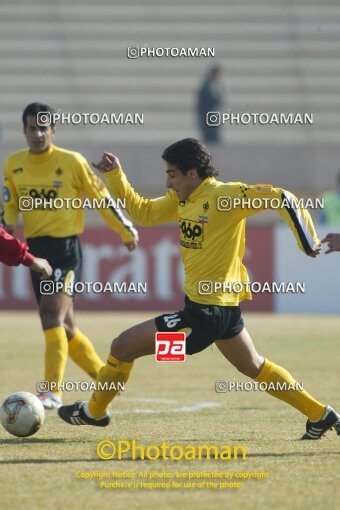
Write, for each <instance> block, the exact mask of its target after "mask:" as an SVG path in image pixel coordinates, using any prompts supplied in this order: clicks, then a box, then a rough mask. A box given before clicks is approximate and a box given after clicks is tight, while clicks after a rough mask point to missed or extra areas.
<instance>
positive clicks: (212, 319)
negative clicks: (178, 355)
mask: <svg viewBox="0 0 340 510" xmlns="http://www.w3.org/2000/svg"><path fill="white" fill-rule="evenodd" d="M155 323H156V327H157V329H158V331H166V332H171V331H183V330H184V331H185V330H187V331H186V353H187V354H196V353H197V352H200V351H203V350H204V349H206V348H207V347H209V345H211V344H213V343H214V342H216V340H227V339H229V338H233V337H234V336H236V335H238V334H239V333H240V332H241V331H242V330H243V328H244V322H243V318H242V315H241V308H240V307H239V306H216V305H203V304H200V303H195V302H193V301H191V300H190V299H189V298H188V297H187V296H185V306H184V308H183V310H180V311H177V312H174V313H166V314H163V315H160V316H158V317H156V318H155ZM189 330H191V332H190V331H189Z"/></svg>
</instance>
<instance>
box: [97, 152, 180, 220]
mask: <svg viewBox="0 0 340 510" xmlns="http://www.w3.org/2000/svg"><path fill="white" fill-rule="evenodd" d="M92 164H93V166H94V168H96V169H97V170H99V171H100V172H101V173H102V174H104V176H105V179H106V181H107V183H108V187H109V189H110V191H111V193H112V194H113V195H114V196H115V197H118V198H120V199H122V200H125V203H126V210H127V212H128V214H129V215H130V216H131V218H132V219H133V220H134V221H136V222H137V223H139V224H140V225H143V226H150V225H158V224H161V223H169V222H173V221H177V220H178V212H177V208H178V199H177V197H176V194H175V193H174V192H173V191H172V190H170V191H169V192H168V193H167V194H166V195H165V196H163V197H160V198H157V199H147V198H143V197H141V196H140V195H139V194H138V193H136V192H135V190H134V189H133V188H132V186H131V185H130V183H129V182H128V180H127V178H126V175H125V173H124V172H123V170H122V167H121V165H120V162H119V159H118V158H117V156H114V155H113V154H111V153H109V152H104V154H103V156H102V159H101V161H100V162H99V163H97V164H95V163H92Z"/></svg>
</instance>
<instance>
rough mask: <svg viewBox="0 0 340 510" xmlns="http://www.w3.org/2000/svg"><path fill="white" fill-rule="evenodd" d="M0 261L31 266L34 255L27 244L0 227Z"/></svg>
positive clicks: (13, 264) (9, 264)
mask: <svg viewBox="0 0 340 510" xmlns="http://www.w3.org/2000/svg"><path fill="white" fill-rule="evenodd" d="M0 261H1V262H3V263H4V264H7V265H8V266H18V265H19V264H23V265H24V266H31V265H32V264H33V262H34V257H33V255H31V254H30V253H29V252H28V246H27V244H25V243H22V242H21V241H19V240H18V239H16V238H15V237H13V236H11V235H10V234H7V232H6V231H5V230H4V229H3V228H1V227H0Z"/></svg>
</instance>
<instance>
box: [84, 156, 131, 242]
mask: <svg viewBox="0 0 340 510" xmlns="http://www.w3.org/2000/svg"><path fill="white" fill-rule="evenodd" d="M77 158H78V161H77V163H78V166H77V168H78V171H79V174H80V181H81V191H82V192H85V193H86V195H87V197H88V198H89V199H91V200H93V202H94V204H96V209H97V211H98V212H99V214H100V215H101V216H102V218H103V220H104V221H105V222H106V224H107V225H108V227H109V228H111V229H112V230H113V231H114V232H116V233H117V234H118V235H120V237H121V240H122V243H123V244H125V246H126V247H127V249H128V250H129V251H132V250H134V249H135V248H136V246H137V245H138V232H137V230H136V229H135V228H134V226H133V225H132V223H131V221H130V220H128V219H127V218H126V217H125V216H124V214H123V213H122V211H121V210H120V208H119V207H117V205H116V203H115V201H114V200H113V198H112V197H111V195H110V193H109V190H108V189H107V187H106V186H105V183H104V182H103V180H102V179H101V178H100V177H98V175H96V174H95V173H94V172H93V170H92V169H91V168H90V167H89V165H88V163H87V161H86V159H85V158H83V157H82V156H81V155H80V154H79V155H77Z"/></svg>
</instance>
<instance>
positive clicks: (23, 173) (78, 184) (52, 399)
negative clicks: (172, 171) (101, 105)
mask: <svg viewBox="0 0 340 510" xmlns="http://www.w3.org/2000/svg"><path fill="white" fill-rule="evenodd" d="M41 112H48V113H49V114H50V118H53V117H52V115H53V113H54V110H53V109H52V108H51V107H50V106H48V105H44V104H41V103H32V104H30V105H28V106H27V107H26V108H25V110H24V112H23V116H22V120H23V125H24V134H25V137H26V140H27V144H28V147H29V148H28V149H26V150H21V151H19V152H16V153H14V154H12V155H10V156H9V157H8V158H7V160H6V162H5V176H4V190H3V191H4V206H3V209H4V222H5V225H6V229H7V231H8V232H9V233H12V232H13V230H14V226H15V225H16V223H17V221H18V216H19V214H20V212H21V214H22V217H23V222H24V234H25V237H26V240H27V244H28V246H29V248H30V252H31V253H32V255H34V256H35V257H41V258H44V259H45V258H46V259H47V260H48V261H49V262H50V264H51V266H52V268H53V275H52V277H51V278H50V279H51V281H52V282H62V283H64V285H65V287H64V289H63V291H61V292H54V293H52V294H51V295H42V294H43V293H42V292H41V289H40V279H39V275H38V274H37V273H34V272H31V277H32V283H33V288H34V292H35V295H36V298H37V301H38V303H39V313H40V318H41V323H42V328H43V330H44V335H45V343H46V349H45V380H46V389H47V391H41V392H40V393H39V395H38V396H39V398H40V399H41V401H42V403H43V405H44V407H45V408H46V409H52V408H58V407H59V406H60V405H61V396H62V392H61V387H60V386H61V385H60V383H61V382H62V379H63V374H64V369H65V364H66V360H67V356H68V355H69V356H70V357H71V358H72V359H73V361H74V362H75V363H76V364H77V365H78V366H79V367H80V368H82V369H83V370H84V371H85V372H87V373H88V374H89V375H90V376H91V377H92V378H94V379H96V378H97V376H98V373H99V370H100V368H101V367H102V366H103V365H104V363H103V362H102V360H101V359H100V358H99V356H98V355H97V354H96V352H95V349H94V347H93V345H92V343H91V342H90V340H89V339H88V338H87V337H86V336H85V335H84V334H83V333H82V332H81V331H80V330H79V329H77V328H76V326H75V320H74V312H73V298H74V295H73V292H72V285H71V283H72V282H77V281H79V279H80V275H81V266H82V254H81V246H80V242H79V239H78V234H81V233H82V232H83V230H84V210H83V209H82V208H79V207H72V202H70V199H78V203H79V201H80V199H81V200H82V199H83V197H84V195H85V194H86V195H87V197H88V198H89V199H97V203H100V204H101V203H103V202H105V201H107V204H108V207H103V208H99V209H98V211H99V213H100V214H101V216H102V217H103V219H104V220H105V222H106V223H107V225H108V226H109V227H110V228H111V229H112V230H113V231H114V232H117V233H118V234H119V235H120V237H121V239H122V242H123V243H124V244H125V245H126V246H127V248H128V249H129V250H133V249H134V248H135V247H136V245H137V242H138V236H137V231H136V230H135V229H134V228H133V226H132V223H131V222H130V221H128V220H127V219H126V218H124V216H123V215H122V213H121V212H120V211H119V210H118V209H116V208H115V207H113V206H112V202H111V196H110V194H109V191H108V190H107V188H106V187H105V185H104V183H103V181H102V180H101V179H100V178H99V177H97V176H96V174H95V173H94V172H93V171H92V170H91V168H90V167H89V165H88V163H87V161H86V160H85V158H84V157H83V156H82V155H81V154H79V153H77V152H71V151H68V150H65V149H61V148H59V147H56V146H55V145H53V143H52V139H53V136H54V134H55V127H54V125H53V124H49V123H48V119H47V118H46V115H45V119H44V120H45V121H46V122H42V121H43V118H44V117H43V116H41V117H40V115H41ZM39 119H40V120H39ZM57 198H58V199H60V200H64V199H68V200H64V202H61V203H62V206H63V207H62V208H60V205H59V202H58V205H57V207H54V206H53V202H51V199H52V200H55V199H57ZM23 199H24V200H23ZM35 199H45V200H46V201H45V202H43V203H42V204H41V202H42V201H41V200H40V202H39V200H35ZM108 199H110V200H108ZM60 200H59V201H60ZM55 203H56V204H57V202H56V200H55ZM45 205H46V206H45ZM23 206H25V209H26V210H23ZM66 284H67V285H66ZM70 289H71V290H70ZM52 383H53V384H52Z"/></svg>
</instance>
